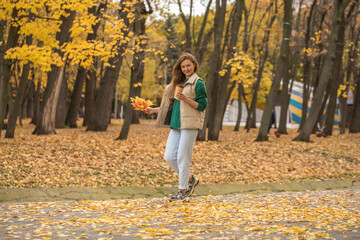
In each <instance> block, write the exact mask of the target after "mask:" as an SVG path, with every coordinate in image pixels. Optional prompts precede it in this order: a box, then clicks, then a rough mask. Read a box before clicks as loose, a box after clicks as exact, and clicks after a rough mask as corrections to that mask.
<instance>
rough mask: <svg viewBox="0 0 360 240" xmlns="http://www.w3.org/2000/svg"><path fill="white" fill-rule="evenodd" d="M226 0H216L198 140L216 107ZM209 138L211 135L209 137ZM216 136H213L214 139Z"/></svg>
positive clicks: (203, 136) (204, 132) (203, 134)
mask: <svg viewBox="0 0 360 240" xmlns="http://www.w3.org/2000/svg"><path fill="white" fill-rule="evenodd" d="M226 5H227V1H226V0H221V1H220V0H216V12H215V18H214V50H213V53H212V57H211V60H210V63H209V72H208V77H207V81H206V90H207V94H208V107H207V110H206V114H205V120H204V126H203V129H202V130H201V131H199V134H198V140H205V138H206V129H207V127H208V124H209V121H210V118H211V116H214V115H215V112H216V109H215V108H214V106H216V95H217V93H216V91H217V88H216V81H217V78H218V72H219V71H220V69H221V64H222V59H221V58H220V56H221V43H222V41H223V30H224V25H225V16H226ZM210 139H211V137H210ZM215 139H216V136H214V139H213V140H215Z"/></svg>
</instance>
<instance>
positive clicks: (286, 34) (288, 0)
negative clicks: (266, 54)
mask: <svg viewBox="0 0 360 240" xmlns="http://www.w3.org/2000/svg"><path fill="white" fill-rule="evenodd" d="M291 30H292V0H284V20H283V39H282V43H281V49H280V56H279V61H278V64H277V68H276V72H275V76H274V80H273V84H272V86H271V88H270V92H269V95H268V99H267V101H266V105H265V109H264V112H263V115H262V118H261V125H260V129H259V133H258V136H257V138H256V141H267V140H268V136H267V129H268V126H269V122H270V117H271V112H272V110H273V108H274V106H275V101H276V96H277V94H278V90H279V87H280V81H281V79H282V78H286V77H288V76H287V75H288V74H289V70H290V66H289V54H290V37H291ZM287 87H288V86H287V85H283V88H287Z"/></svg>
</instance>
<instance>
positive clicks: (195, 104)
mask: <svg viewBox="0 0 360 240" xmlns="http://www.w3.org/2000/svg"><path fill="white" fill-rule="evenodd" d="M175 97H176V99H177V100H180V101H184V102H186V103H188V104H189V105H190V106H192V107H193V108H195V109H197V108H198V106H199V103H198V102H196V101H194V100H192V99H190V98H188V97H186V96H185V95H184V94H182V93H177V94H176V96H175Z"/></svg>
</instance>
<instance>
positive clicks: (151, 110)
mask: <svg viewBox="0 0 360 240" xmlns="http://www.w3.org/2000/svg"><path fill="white" fill-rule="evenodd" d="M147 110H148V111H147V113H148V114H153V113H159V111H160V107H156V108H152V107H148V108H147Z"/></svg>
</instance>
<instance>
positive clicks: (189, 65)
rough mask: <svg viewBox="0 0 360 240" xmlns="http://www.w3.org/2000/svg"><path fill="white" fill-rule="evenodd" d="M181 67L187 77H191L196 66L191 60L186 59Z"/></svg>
mask: <svg viewBox="0 0 360 240" xmlns="http://www.w3.org/2000/svg"><path fill="white" fill-rule="evenodd" d="M180 67H181V71H182V72H183V73H184V74H185V76H186V78H189V77H190V76H191V75H193V73H194V68H195V66H194V63H193V62H192V61H191V60H189V59H186V60H184V61H182V62H181V64H180Z"/></svg>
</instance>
